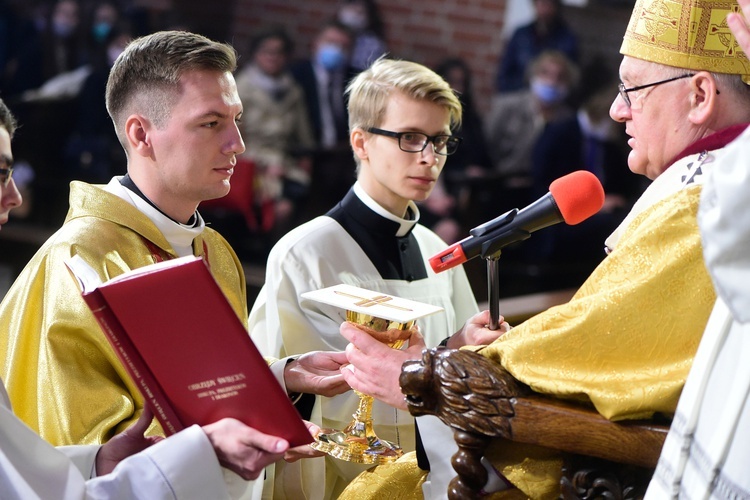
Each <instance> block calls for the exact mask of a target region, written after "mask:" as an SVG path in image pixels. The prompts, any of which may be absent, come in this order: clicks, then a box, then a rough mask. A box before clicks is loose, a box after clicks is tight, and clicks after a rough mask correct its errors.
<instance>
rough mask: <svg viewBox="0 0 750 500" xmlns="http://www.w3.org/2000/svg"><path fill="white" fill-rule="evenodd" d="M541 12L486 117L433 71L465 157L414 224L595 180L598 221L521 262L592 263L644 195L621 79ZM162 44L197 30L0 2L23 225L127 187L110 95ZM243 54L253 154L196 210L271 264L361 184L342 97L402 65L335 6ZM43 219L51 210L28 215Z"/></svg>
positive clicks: (551, 3)
mask: <svg viewBox="0 0 750 500" xmlns="http://www.w3.org/2000/svg"><path fill="white" fill-rule="evenodd" d="M533 6H534V13H535V18H534V20H533V21H532V22H530V23H529V24H526V25H522V26H520V27H518V28H517V29H515V31H513V32H512V34H511V36H510V37H509V39H508V40H507V43H506V45H505V47H504V49H503V50H502V52H501V53H500V54H498V64H497V78H496V88H495V90H494V95H493V96H491V99H487V100H489V101H490V102H491V106H489V108H488V109H485V110H481V111H480V110H478V109H477V107H476V105H475V96H474V90H473V83H472V74H471V70H470V66H469V64H467V61H465V60H462V59H460V58H453V57H450V58H446V59H445V60H443V61H441V62H440V64H439V65H438V66H437V67H435V68H434V69H435V70H436V71H437V72H438V73H439V74H441V75H442V76H443V77H444V78H445V79H446V81H448V82H449V83H450V84H451V86H452V87H453V88H454V89H455V91H456V92H457V93H458V94H459V96H460V99H461V101H462V103H463V105H464V116H463V121H462V124H461V127H460V128H459V129H457V130H454V131H453V132H454V134H456V135H458V136H460V137H462V139H463V142H462V144H461V147H460V149H459V152H458V153H456V154H455V155H452V156H451V157H450V160H449V161H448V162H447V165H446V167H445V171H444V172H443V174H442V176H441V178H440V184H439V185H438V186H437V187H436V189H435V190H434V192H433V194H432V195H431V197H430V198H429V199H428V200H427V201H426V202H424V203H423V204H422V205H421V206H420V211H421V221H422V222H423V223H424V224H425V225H427V226H429V227H431V228H432V229H433V230H435V231H436V232H437V233H438V234H439V235H440V236H441V237H442V238H443V239H444V240H446V241H447V242H448V243H452V242H454V241H456V240H458V239H460V238H463V237H465V236H466V235H467V234H468V230H469V229H470V228H472V227H474V226H476V225H478V224H480V223H482V222H485V221H486V220H489V219H491V218H494V217H495V216H497V215H500V210H499V209H498V207H505V210H508V209H511V208H514V207H517V208H523V207H524V206H525V205H527V204H528V203H531V202H532V201H534V200H535V199H537V198H538V197H539V196H541V195H543V194H544V193H546V192H547V188H548V186H549V184H550V182H551V181H552V180H554V179H556V178H558V177H560V176H562V175H565V174H566V173H569V172H572V171H574V170H579V169H586V170H589V171H591V172H593V173H594V174H595V175H597V177H599V179H600V180H601V181H602V184H603V185H604V187H605V191H606V193H607V199H606V203H605V207H604V209H603V210H602V211H601V212H600V214H598V215H597V216H596V217H594V218H592V219H591V220H589V221H586V222H585V223H583V224H581V225H580V227H579V226H576V227H575V228H564V229H563V228H556V229H554V228H553V229H550V230H548V231H545V232H543V233H540V235H539V236H535V239H536V240H537V244H535V245H533V246H532V245H526V246H524V248H523V251H520V250H519V251H518V253H517V255H516V257H518V260H520V261H524V262H527V263H529V264H532V263H539V262H547V263H549V262H551V261H553V260H558V261H564V260H569V261H580V260H581V259H582V258H588V257H590V258H591V260H592V261H596V260H598V259H601V258H602V257H603V253H602V242H603V240H604V239H605V237H606V236H607V234H609V232H611V231H612V230H613V229H614V227H615V226H616V224H617V223H618V222H619V221H620V220H621V219H622V218H623V216H624V213H626V211H627V210H628V209H629V207H630V205H631V203H632V201H633V200H634V198H635V197H636V196H637V195H638V194H639V193H640V192H641V191H642V189H643V185H641V184H640V183H641V182H642V181H640V180H639V179H638V176H634V175H632V174H631V173H630V172H629V171H628V167H627V162H626V160H627V157H626V155H627V152H626V151H627V147H626V144H625V140H624V131H623V130H622V128H621V127H618V126H617V125H618V124H616V123H615V122H613V121H612V120H611V119H610V118H609V105H610V104H611V102H612V99H613V98H614V97H615V95H616V92H615V91H616V88H617V82H618V79H617V68H611V67H608V66H607V64H606V63H604V62H603V61H600V60H588V61H586V62H585V64H582V62H581V61H580V59H579V48H578V37H577V35H576V33H575V32H573V30H572V29H571V28H570V26H569V25H568V24H567V23H566V21H565V19H564V18H563V15H562V6H561V4H560V0H533ZM161 29H190V26H188V25H186V24H184V23H183V22H182V21H181V20H180V19H178V18H175V17H174V16H173V15H172V14H170V13H169V11H166V10H162V11H159V10H154V9H149V8H144V7H141V6H138V5H137V4H134V3H133V2H132V1H130V0H119V1H118V0H57V1H41V0H36V1H29V0H23V1H20V0H0V95H2V97H3V99H4V100H5V102H6V103H8V105H9V106H10V108H11V109H12V110H13V111H14V113H15V114H16V115H17V116H18V117H19V121H20V123H21V124H22V125H23V127H22V128H21V129H19V132H18V134H17V138H16V147H15V149H16V157H17V162H16V163H17V173H16V174H15V176H14V179H17V181H16V182H17V183H18V184H19V187H20V188H21V189H22V190H23V192H24V194H25V199H26V200H27V203H26V204H25V210H26V211H27V212H28V213H27V214H18V217H17V219H22V217H24V216H25V217H26V218H27V219H28V220H30V221H31V222H32V223H36V224H41V225H45V226H49V227H54V226H57V225H59V223H60V222H61V218H62V216H63V215H64V213H65V211H66V205H67V183H68V182H69V181H70V180H72V179H81V180H85V181H88V182H106V181H108V180H109V179H110V178H111V177H112V176H113V175H120V174H122V173H124V168H125V158H124V154H123V152H122V148H121V147H120V145H119V144H118V143H117V138H116V137H115V135H114V130H113V127H112V125H111V123H110V120H109V118H108V115H107V113H106V110H105V106H104V85H105V82H106V79H107V74H108V71H109V68H110V66H111V65H112V63H113V61H114V60H115V58H116V57H117V56H118V55H119V54H120V53H121V52H122V50H123V48H124V46H125V45H126V44H127V43H128V41H129V40H131V39H132V38H133V37H137V36H140V35H143V34H146V33H149V32H153V31H157V30H161ZM236 49H237V50H238V52H239V53H240V55H241V57H240V61H241V67H240V68H239V69H238V71H237V73H236V80H237V85H238V90H239V94H240V97H241V99H242V101H243V105H244V110H245V112H244V116H243V119H242V125H241V128H242V132H243V137H244V140H245V143H246V146H247V150H246V152H245V153H244V155H243V157H242V158H241V159H240V164H239V166H238V168H237V169H236V170H235V174H234V176H233V178H232V190H231V192H230V194H229V195H228V196H227V197H226V198H223V199H220V200H215V201H212V202H208V203H206V204H205V205H202V209H201V211H202V212H205V213H204V217H205V218H206V220H208V221H210V223H211V224H213V225H214V227H216V228H217V229H218V230H219V231H221V232H222V233H223V234H224V235H226V236H227V238H228V239H230V243H232V245H233V246H234V247H235V249H236V250H237V252H238V254H239V255H240V257H241V258H242V259H244V260H256V261H258V262H264V259H265V255H266V252H267V251H268V250H269V249H270V247H271V246H272V244H273V243H274V242H275V241H276V240H277V239H278V238H279V237H280V236H281V235H283V234H284V233H285V232H287V231H288V230H289V229H291V228H292V227H294V226H296V225H298V224H300V223H302V222H305V221H306V220H309V219H311V218H312V217H314V216H316V215H319V214H320V213H324V212H325V211H327V210H328V209H329V208H330V207H331V205H333V204H334V203H335V202H336V201H337V200H339V199H340V198H341V197H342V195H343V194H344V193H345V192H346V191H347V189H348V188H349V186H350V185H351V184H352V183H353V182H354V179H355V172H354V169H355V165H354V161H353V159H352V157H351V152H350V148H349V147H348V133H347V110H346V96H345V88H346V84H347V82H348V81H349V80H350V79H351V78H352V76H353V75H355V74H356V73H357V72H358V71H361V70H362V69H363V68H365V67H367V66H368V65H369V63H371V62H372V61H373V60H375V59H376V58H378V57H380V56H382V55H388V56H391V57H399V54H397V53H395V52H393V51H391V50H390V49H389V45H388V32H387V26H386V25H385V23H384V22H383V19H382V17H381V14H380V12H379V10H378V5H377V2H376V1H375V0H341V1H340V2H339V5H338V7H337V10H336V11H334V12H331V15H330V19H329V20H328V21H327V22H325V23H323V24H322V25H321V26H320V28H319V31H318V32H317V34H316V35H315V37H314V39H313V41H312V43H311V44H310V47H309V48H300V47H295V39H294V37H293V36H292V34H291V33H290V31H289V29H288V27H285V26H283V25H274V26H263V27H262V29H259V30H257V31H256V32H255V33H254V34H253V36H252V38H251V39H250V40H249V43H247V44H245V45H244V46H241V45H237V46H236ZM300 55H301V56H302V57H300ZM417 62H423V61H417ZM39 204H44V206H45V209H44V210H41V211H40V210H35V207H36V206H37V205H39ZM503 211H504V210H503ZM50 214H52V215H50ZM578 243H580V244H578ZM504 252H506V251H504ZM507 252H508V253H510V254H513V253H514V249H513V248H512V247H511V248H509V249H508V250H507Z"/></svg>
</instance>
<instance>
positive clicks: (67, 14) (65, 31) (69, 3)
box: [52, 0, 79, 38]
mask: <svg viewBox="0 0 750 500" xmlns="http://www.w3.org/2000/svg"><path fill="white" fill-rule="evenodd" d="M78 22H79V19H78V3H76V2H75V1H73V0H60V1H59V2H57V3H56V4H55V10H54V11H53V12H52V30H53V31H54V32H55V35H57V36H59V37H62V38H67V37H69V36H70V35H72V34H73V33H74V32H75V30H76V28H78Z"/></svg>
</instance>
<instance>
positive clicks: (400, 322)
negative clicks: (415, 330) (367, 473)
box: [302, 285, 442, 464]
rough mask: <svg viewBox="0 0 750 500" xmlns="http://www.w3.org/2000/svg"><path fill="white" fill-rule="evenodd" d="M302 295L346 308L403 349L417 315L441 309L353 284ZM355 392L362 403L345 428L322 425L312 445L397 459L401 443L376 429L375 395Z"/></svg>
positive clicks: (376, 459) (374, 460)
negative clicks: (378, 433)
mask: <svg viewBox="0 0 750 500" xmlns="http://www.w3.org/2000/svg"><path fill="white" fill-rule="evenodd" d="M302 296H303V297H304V298H307V299H312V300H316V301H318V302H323V303H326V304H329V305H334V306H338V307H341V308H342V309H345V310H346V320H347V321H349V322H351V323H352V324H354V325H356V326H357V328H359V329H361V330H363V331H364V332H366V333H368V334H370V335H371V336H372V337H373V338H375V339H376V340H378V341H379V342H382V343H384V344H387V345H388V346H390V347H392V348H394V349H400V348H401V347H402V346H403V345H404V343H405V342H406V340H408V339H409V337H410V336H411V334H412V331H411V329H412V327H414V325H415V324H416V321H417V319H419V318H421V317H423V316H427V315H429V314H433V313H436V312H439V311H441V310H442V309H441V308H440V307H436V306H432V305H430V304H423V303H419V302H415V301H410V300H406V299H400V298H398V297H393V296H390V295H386V294H382V293H379V292H375V291H372V290H365V289H362V288H357V287H354V286H350V285H336V286H334V287H330V288H325V289H322V290H317V291H315V292H308V293H305V294H302ZM355 392H356V394H357V395H358V396H359V405H358V407H357V409H356V410H355V412H354V414H353V415H352V421H351V422H350V423H349V425H347V426H346V427H345V428H344V429H342V430H336V429H322V430H321V433H320V434H318V436H317V440H316V442H315V443H313V444H312V445H311V446H312V447H313V448H315V449H316V450H319V451H322V452H324V453H327V454H329V455H331V456H333V457H336V458H339V459H342V460H346V461H349V462H355V463H362V464H382V463H387V462H391V461H394V460H396V459H397V458H398V457H400V456H401V455H402V453H403V450H402V449H401V447H400V446H398V444H396V443H391V442H389V441H386V440H383V439H380V438H378V436H377V434H376V433H375V431H374V429H373V423H372V404H373V398H372V396H369V395H367V394H362V393H359V392H357V391H355Z"/></svg>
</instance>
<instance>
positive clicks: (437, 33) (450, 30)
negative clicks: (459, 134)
mask: <svg viewBox="0 0 750 500" xmlns="http://www.w3.org/2000/svg"><path fill="white" fill-rule="evenodd" d="M513 1H519V0H406V1H405V0H379V1H378V5H379V6H380V10H381V13H382V15H383V19H384V22H385V26H386V38H387V42H388V45H389V48H390V50H391V53H392V54H393V55H394V56H396V57H401V58H404V59H410V60H413V61H416V62H420V63H422V64H426V65H428V66H435V65H436V64H438V63H439V62H440V61H441V60H442V59H444V58H445V57H448V56H460V57H463V58H464V59H465V60H466V61H467V62H468V63H469V65H470V67H471V68H472V71H473V73H474V87H475V88H474V92H475V94H476V99H477V106H478V110H479V111H480V113H481V112H482V111H483V110H484V109H486V106H487V104H488V103H489V99H490V97H491V95H492V90H493V83H494V77H495V72H496V69H497V62H498V57H499V55H500V53H501V52H502V50H503V47H504V40H503V39H502V38H501V33H502V30H503V18H504V14H505V7H506V3H507V2H513ZM337 5H338V0H316V1H314V2H312V1H310V0H234V9H235V15H234V18H233V23H232V26H231V27H230V30H229V31H230V33H232V37H231V38H232V41H233V43H234V44H235V46H236V47H237V48H238V50H240V51H242V48H243V47H244V46H245V44H246V42H247V40H248V38H249V36H250V35H251V34H252V33H253V31H254V30H255V29H257V28H258V27H259V26H262V25H263V24H266V23H279V24H282V25H284V26H286V27H287V28H288V30H289V32H290V34H292V35H293V36H294V37H295V39H296V41H297V50H296V55H297V56H298V57H304V56H306V55H307V54H308V53H309V51H310V41H311V39H312V38H313V36H314V35H315V34H316V32H317V29H318V27H319V26H320V24H321V23H322V22H323V21H325V20H326V19H328V18H330V17H331V16H333V15H334V13H335V11H336V7H337ZM631 9H632V5H631V4H630V3H629V2H628V1H627V0H623V1H618V2H613V1H611V0H608V1H605V0H589V2H588V5H587V6H586V7H583V8H579V7H565V8H564V15H565V18H566V19H567V20H568V22H569V23H570V24H571V26H572V27H573V29H574V30H575V31H576V32H577V33H578V34H579V36H580V39H581V56H582V62H586V61H589V60H591V59H592V58H594V57H599V58H602V59H603V60H604V61H605V62H606V63H607V64H608V65H609V66H610V68H611V70H612V71H613V72H615V74H616V71H617V66H618V64H619V60H620V56H619V54H618V49H619V46H620V42H621V41H622V35H623V33H624V32H625V26H626V24H627V20H628V18H629V16H630V11H631ZM614 92H616V89H613V98H614Z"/></svg>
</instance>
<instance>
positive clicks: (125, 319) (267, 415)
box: [66, 255, 313, 446]
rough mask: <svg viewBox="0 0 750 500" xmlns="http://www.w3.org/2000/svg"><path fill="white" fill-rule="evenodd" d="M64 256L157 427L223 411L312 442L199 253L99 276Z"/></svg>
mask: <svg viewBox="0 0 750 500" xmlns="http://www.w3.org/2000/svg"><path fill="white" fill-rule="evenodd" d="M66 264H67V266H68V268H70V270H71V272H72V273H73V275H74V276H75V277H76V278H77V279H78V282H79V284H80V285H81V289H82V291H83V292H82V295H83V298H84V300H85V301H86V304H88V306H89V308H91V311H92V312H93V313H94V316H96V319H97V320H98V321H99V324H100V325H101V327H102V330H104V333H105V334H106V336H107V339H108V340H109V341H110V343H111V344H112V346H113V348H114V349H115V352H117V355H118V356H119V357H120V360H121V361H122V363H123V365H124V366H125V368H127V370H128V372H129V373H130V376H131V377H132V378H133V380H134V381H135V382H136V384H137V385H138V387H139V389H140V390H141V392H142V393H143V397H144V399H145V400H146V402H147V403H148V404H149V405H150V406H151V408H152V409H153V411H154V415H156V418H157V419H158V420H159V423H161V425H162V427H163V428H164V432H165V433H166V434H167V435H170V434H173V433H175V432H178V431H180V430H182V429H184V428H185V427H188V426H190V425H192V424H199V425H206V424H210V423H213V422H216V421H217V420H220V419H222V418H225V417H233V418H236V419H237V420H240V421H242V422H244V423H246V424H247V425H249V426H250V427H253V428H255V429H257V430H259V431H261V432H264V433H266V434H270V435H273V436H278V437H282V438H284V439H286V440H287V441H289V444H290V445H291V446H300V445H303V444H308V443H311V442H312V441H313V438H312V436H311V435H310V432H309V431H308V430H307V428H306V427H305V424H304V423H303V422H302V419H301V418H300V416H299V413H297V410H296V409H295V408H294V406H293V405H292V403H291V401H290V400H289V398H288V396H287V395H286V393H285V392H284V390H283V389H282V387H281V385H279V383H278V382H277V380H276V378H275V377H274V375H273V374H272V373H271V370H270V368H269V367H268V365H267V364H266V361H265V360H264V359H263V356H261V354H260V352H258V349H257V348H256V347H255V344H253V341H252V340H250V336H249V335H248V333H247V329H246V328H245V327H244V326H243V324H242V322H241V321H240V319H239V318H238V317H237V314H236V313H235V312H234V309H232V307H231V305H230V304H229V302H227V299H226V297H225V296H224V293H223V292H222V291H221V288H219V285H218V284H217V283H216V281H215V280H214V278H213V276H211V273H210V272H209V270H208V268H207V267H206V264H205V263H204V262H203V259H201V258H200V257H192V256H188V257H181V258H178V259H173V260H168V261H164V262H160V263H157V264H152V265H150V266H145V267H142V268H139V269H134V270H133V271H130V272H127V273H125V274H123V275H120V276H117V277H116V278H113V279H111V280H109V281H107V282H106V283H103V284H102V283H100V279H99V276H98V274H97V273H96V271H94V270H93V269H92V268H91V267H90V266H89V265H88V264H87V263H86V262H85V261H84V260H83V259H81V258H80V257H79V256H77V255H76V256H74V257H73V258H72V259H70V260H69V261H68V262H67V263H66Z"/></svg>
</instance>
